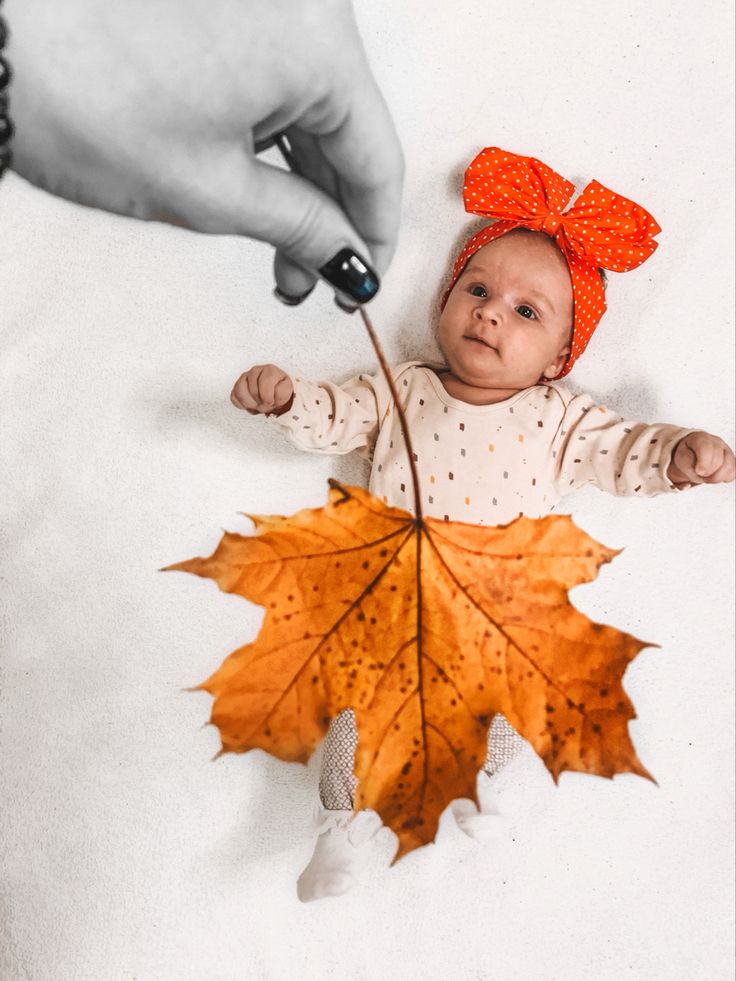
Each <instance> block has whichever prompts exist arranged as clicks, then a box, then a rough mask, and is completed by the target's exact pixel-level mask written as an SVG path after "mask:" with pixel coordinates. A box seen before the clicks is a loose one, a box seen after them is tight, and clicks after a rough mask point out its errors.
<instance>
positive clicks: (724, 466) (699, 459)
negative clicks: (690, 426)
mask: <svg viewBox="0 0 736 981" xmlns="http://www.w3.org/2000/svg"><path fill="white" fill-rule="evenodd" d="M667 476H668V477H669V479H670V480H671V481H672V483H673V484H675V485H677V484H722V483H728V482H729V481H731V480H733V479H734V477H735V476H736V462H735V458H734V455H733V452H732V451H731V449H730V447H729V446H728V444H726V443H724V442H723V440H722V439H720V438H719V437H718V436H711V434H710V433H690V435H689V436H685V437H684V438H683V439H681V440H680V442H679V443H678V444H677V446H676V447H675V449H674V452H673V454H672V461H671V462H670V465H669V467H668V469H667Z"/></svg>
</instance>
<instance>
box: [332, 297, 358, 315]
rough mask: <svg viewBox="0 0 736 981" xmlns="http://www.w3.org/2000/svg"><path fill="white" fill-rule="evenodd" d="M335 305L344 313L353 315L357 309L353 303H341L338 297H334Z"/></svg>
mask: <svg viewBox="0 0 736 981" xmlns="http://www.w3.org/2000/svg"><path fill="white" fill-rule="evenodd" d="M335 305H336V306H338V307H340V309H341V310H343V311H344V312H345V313H355V311H356V310H357V309H358V308H357V307H356V306H355V304H354V303H343V302H342V300H341V299H340V297H339V296H336V297H335Z"/></svg>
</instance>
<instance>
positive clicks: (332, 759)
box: [296, 709, 382, 903]
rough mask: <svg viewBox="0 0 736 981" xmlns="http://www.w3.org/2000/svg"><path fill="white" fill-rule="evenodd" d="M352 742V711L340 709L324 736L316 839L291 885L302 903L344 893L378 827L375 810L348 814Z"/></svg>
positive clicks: (352, 782) (351, 792) (355, 740)
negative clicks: (295, 884)
mask: <svg viewBox="0 0 736 981" xmlns="http://www.w3.org/2000/svg"><path fill="white" fill-rule="evenodd" d="M357 745H358V731H357V729H356V727H355V713H354V712H353V710H352V709H345V711H344V712H341V713H340V714H339V715H338V716H336V718H334V719H333V720H332V724H331V725H330V728H329V731H328V733H327V736H326V737H325V741H324V746H323V753H322V767H321V771H320V775H319V796H320V801H321V804H322V806H321V808H320V809H319V814H318V827H317V832H318V835H317V841H316V843H315V846H314V852H313V853H312V857H311V859H310V860H309V864H308V865H307V867H306V868H305V869H304V871H303V872H302V874H301V875H300V876H299V879H298V881H297V886H296V890H297V895H298V896H299V899H301V900H302V902H305V903H306V902H309V901H310V900H312V899H320V898H321V897H323V896H339V895H341V894H342V893H344V892H347V891H348V889H350V888H351V886H352V885H353V884H354V883H355V881H356V879H357V878H358V877H359V875H360V872H361V870H362V867H363V866H364V864H365V860H366V858H367V856H368V849H367V848H366V847H364V846H365V845H367V843H368V841H369V840H370V839H371V838H373V836H374V835H375V834H376V832H378V831H379V830H380V829H381V827H382V822H381V819H380V818H379V816H378V814H376V812H375V811H360V812H359V813H358V814H356V815H353V803H354V799H355V788H356V787H357V785H358V781H357V780H356V778H355V776H354V774H353V766H354V760H355V748H356V746H357Z"/></svg>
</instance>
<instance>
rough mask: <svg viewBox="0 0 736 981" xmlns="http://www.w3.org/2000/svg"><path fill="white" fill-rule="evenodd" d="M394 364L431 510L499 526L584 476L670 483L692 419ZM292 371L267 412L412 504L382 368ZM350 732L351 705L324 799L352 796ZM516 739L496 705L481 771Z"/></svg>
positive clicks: (340, 804)
mask: <svg viewBox="0 0 736 981" xmlns="http://www.w3.org/2000/svg"><path fill="white" fill-rule="evenodd" d="M392 370H393V377H394V382H395V385H396V388H397V391H398V395H399V401H400V403H401V406H402V408H403V410H404V413H405V415H406V418H407V422H408V425H409V432H410V435H411V440H412V444H413V451H414V457H415V461H416V466H417V471H418V474H419V483H420V492H421V501H422V510H423V512H424V514H425V515H427V516H431V517H434V518H440V519H442V518H444V519H445V520H447V521H466V522H470V523H472V524H478V525H483V524H485V525H498V524H505V523H506V522H509V521H512V520H513V519H514V518H516V517H518V516H519V515H522V514H525V515H527V516H528V517H532V518H537V517H541V516H542V515H545V514H548V513H549V512H550V511H551V510H553V509H554V507H555V505H556V504H557V502H558V501H559V500H560V499H561V498H562V497H563V496H564V495H565V494H567V493H569V492H570V491H572V490H575V489H576V488H579V487H583V486H584V485H586V484H595V485H597V486H598V487H600V488H601V489H602V490H605V491H608V492H609V493H611V494H616V495H626V496H634V497H652V496H653V495H655V494H661V493H665V492H668V491H673V490H676V489H677V488H675V486H674V485H673V484H672V483H671V482H670V481H669V480H668V478H667V468H668V466H669V463H670V460H671V458H672V453H673V450H674V448H675V446H676V445H677V443H678V442H679V441H680V440H681V439H682V438H683V437H684V436H687V435H688V433H690V432H692V431H693V430H691V429H683V428H681V427H679V426H672V425H668V424H666V423H659V424H654V425H648V424H646V423H642V422H635V421H631V420H626V419H624V418H623V417H622V416H620V415H619V414H618V413H616V412H612V411H611V410H610V409H607V408H606V407H605V406H602V405H597V404H596V403H595V402H594V401H593V400H592V398H591V397H590V396H589V395H574V394H573V393H572V392H570V391H569V389H567V388H565V387H564V386H563V385H560V384H557V383H547V384H540V385H534V386H533V387H531V388H527V389H525V390H524V391H521V392H518V393H517V394H516V395H514V396H512V397H511V398H509V399H505V400H504V401H503V402H496V403H494V404H493V405H470V404H468V403H467V402H462V401H460V400H459V399H456V398H453V397H452V396H451V395H448V393H447V392H446V391H445V389H444V386H443V385H442V382H441V381H440V379H439V377H438V372H441V371H442V370H447V369H446V368H444V369H443V366H441V365H431V364H428V363H426V362H419V361H410V362H407V363H405V364H401V365H398V366H397V367H396V368H394V369H392ZM292 381H293V384H294V399H293V403H292V405H291V408H290V409H289V410H288V411H287V412H285V413H284V414H283V415H281V416H273V415H272V416H269V417H268V420H269V424H272V425H275V426H277V427H278V428H279V429H281V430H283V431H284V432H286V433H287V435H288V436H289V438H290V440H291V441H292V442H293V443H295V444H296V446H298V447H300V448H301V449H304V450H309V451H312V452H316V453H326V454H342V453H349V452H351V451H352V450H356V451H357V452H358V453H360V454H361V455H364V456H367V457H368V458H369V459H370V460H371V462H372V467H371V476H370V483H369V489H370V491H371V493H372V494H374V495H375V496H376V497H378V498H380V499H381V500H383V501H384V502H385V503H387V504H389V505H392V506H394V507H400V508H404V509H405V510H407V511H413V486H412V480H411V471H410V468H409V463H408V459H407V454H406V448H405V445H404V440H403V437H402V434H401V428H400V425H399V417H398V413H397V412H396V411H395V410H394V408H393V400H392V398H391V393H390V390H389V387H388V385H387V383H386V381H385V379H384V378H383V375H382V374H381V373H380V372H379V373H378V374H376V375H367V374H361V375H358V376H357V377H355V378H351V379H350V380H349V381H347V382H345V383H344V384H342V385H335V384H333V383H332V382H321V383H319V384H315V383H313V382H308V381H304V380H303V379H301V378H294V379H292ZM355 742H356V733H355V726H354V716H353V712H352V710H351V709H347V710H346V711H345V712H342V713H341V714H340V715H339V716H338V717H337V718H336V719H335V720H334V722H333V724H332V727H331V729H330V733H329V734H328V736H327V739H326V741H325V756H324V763H323V770H322V777H321V780H320V793H321V796H322V800H323V803H324V805H325V807H327V808H328V809H343V808H348V807H352V794H353V790H354V777H353V775H352V765H353V755H354V750H355ZM520 743H521V740H520V737H519V736H518V735H517V734H516V732H515V731H514V730H513V729H512V728H511V727H510V726H509V725H508V723H507V722H506V721H505V720H504V719H503V718H502V717H501V716H496V717H495V719H494V724H493V725H492V726H491V729H490V731H489V740H488V757H487V759H486V762H485V764H484V767H483V768H484V770H486V772H494V771H495V770H497V769H500V767H501V766H503V765H504V763H505V762H507V760H508V759H509V758H511V756H513V755H514V754H515V752H516V751H517V750H518V747H519V745H520Z"/></svg>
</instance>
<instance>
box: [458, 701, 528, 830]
mask: <svg viewBox="0 0 736 981" xmlns="http://www.w3.org/2000/svg"><path fill="white" fill-rule="evenodd" d="M524 745H525V741H524V740H523V739H522V737H521V736H520V735H519V733H518V732H517V731H516V729H514V728H513V727H512V726H510V725H509V724H508V722H507V721H506V719H505V718H504V717H503V716H502V715H500V714H499V715H496V716H495V717H494V719H493V722H492V723H491V726H490V728H489V730H488V742H487V750H486V759H485V762H484V763H483V768H482V771H481V773H479V774H478V790H479V792H480V791H481V789H482V800H481V806H480V809H478V808H477V807H476V806H475V804H474V803H473V802H472V801H470V800H458V801H455V802H454V803H453V805H452V811H453V814H454V815H455V820H456V821H457V824H458V827H459V828H460V830H461V831H464V832H465V834H466V835H468V836H469V837H470V838H477V839H478V840H480V841H486V840H489V839H491V838H496V837H498V836H499V835H500V834H502V833H503V832H504V831H505V830H506V820H505V818H504V815H503V813H502V811H501V810H500V809H499V806H498V805H499V803H500V802H501V800H502V798H503V796H504V795H503V790H504V784H505V783H508V782H509V780H513V773H511V772H510V771H513V769H514V767H509V769H508V770H506V767H507V766H508V764H509V763H511V762H512V761H513V760H515V759H516V758H517V757H518V756H519V754H520V753H521V750H522V749H523V747H524ZM504 771H506V772H505V774H504V775H503V776H502V775H501V774H502V773H504ZM484 784H485V785H484ZM483 785H484V786H483ZM479 796H481V794H480V793H479Z"/></svg>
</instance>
